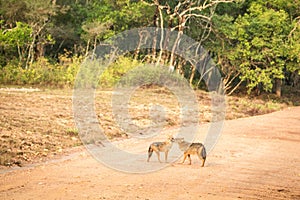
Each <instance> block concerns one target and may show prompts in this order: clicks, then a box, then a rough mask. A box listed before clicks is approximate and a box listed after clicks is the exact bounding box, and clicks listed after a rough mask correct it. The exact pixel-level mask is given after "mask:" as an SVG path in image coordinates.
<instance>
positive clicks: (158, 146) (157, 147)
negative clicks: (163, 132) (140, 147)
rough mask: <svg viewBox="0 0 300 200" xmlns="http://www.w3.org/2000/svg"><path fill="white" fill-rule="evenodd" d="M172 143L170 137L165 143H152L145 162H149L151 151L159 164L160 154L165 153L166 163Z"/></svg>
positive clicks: (172, 140) (172, 139)
mask: <svg viewBox="0 0 300 200" xmlns="http://www.w3.org/2000/svg"><path fill="white" fill-rule="evenodd" d="M173 142H174V138H173V137H172V136H169V137H168V139H167V140H166V141H165V142H153V143H152V144H150V146H149V149H148V159H147V162H149V160H150V157H151V156H152V153H153V151H154V152H155V153H156V154H157V158H158V161H159V162H161V160H160V152H165V162H167V159H168V153H169V151H170V149H171V147H172V145H173Z"/></svg>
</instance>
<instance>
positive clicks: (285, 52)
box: [0, 0, 300, 95]
mask: <svg viewBox="0 0 300 200" xmlns="http://www.w3.org/2000/svg"><path fill="white" fill-rule="evenodd" d="M137 27H160V28H167V29H168V30H170V31H177V32H178V38H177V39H179V38H180V34H186V35H188V36H189V37H191V38H193V39H195V40H196V41H198V42H200V44H202V45H203V46H204V47H205V49H207V50H209V52H210V55H211V56H212V57H213V59H214V61H215V63H217V66H218V67H219V68H220V69H221V71H222V74H223V78H224V79H223V80H224V84H225V88H226V91H227V93H228V94H231V93H232V92H234V91H236V89H240V88H245V87H246V88H247V90H248V92H249V93H250V92H253V91H256V92H258V93H259V92H262V91H266V92H276V94H277V95H280V93H281V88H282V86H283V85H289V86H291V87H298V86H299V84H300V83H299V72H300V1H299V0H249V1H248V0H247V1H239V0H236V1H234V0H201V1H199V0H140V1H137V0H51V1H42V0H0V83H2V84H35V85H38V84H42V85H53V86H64V85H67V86H72V85H73V83H74V79H75V76H76V73H77V71H78V68H79V66H80V63H81V62H82V61H83V59H84V58H85V56H87V55H88V53H89V52H90V51H93V50H95V49H96V46H97V45H98V44H99V43H100V42H101V41H103V40H105V39H107V38H110V37H112V36H114V35H116V34H118V33H120V32H122V31H124V30H129V29H132V28H137ZM153 42H157V43H159V42H161V41H153ZM161 45H163V43H162V42H161ZM137 54H138V55H137ZM126 56H127V58H126V57H121V58H120V59H118V60H117V61H116V63H115V64H112V65H111V66H110V67H109V69H108V70H107V71H106V72H105V73H104V74H103V75H102V77H101V80H102V83H103V86H108V87H111V86H113V85H114V84H115V83H117V82H118V80H119V79H120V76H122V75H123V74H125V73H126V71H128V70H130V69H132V68H134V66H138V65H140V64H141V62H146V63H152V64H153V63H154V64H155V63H156V64H163V65H166V66H169V67H173V69H174V70H175V71H176V72H178V73H180V74H182V75H183V76H184V77H185V78H187V80H188V81H189V82H190V84H191V86H193V87H195V88H198V87H201V86H202V84H200V80H199V79H200V77H201V76H200V75H199V74H198V72H197V70H195V68H196V66H195V65H194V63H189V62H186V61H185V60H183V59H182V58H180V57H179V56H178V55H175V54H174V52H173V51H170V52H165V51H159V50H156V49H155V48H154V49H152V50H148V51H140V52H135V53H131V54H128V55H126ZM116 68H117V69H116Z"/></svg>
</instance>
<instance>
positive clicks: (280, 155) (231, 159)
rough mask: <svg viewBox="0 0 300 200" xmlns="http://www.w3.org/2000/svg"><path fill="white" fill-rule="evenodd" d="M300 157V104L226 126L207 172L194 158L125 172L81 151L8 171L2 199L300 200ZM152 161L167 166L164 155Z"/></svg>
mask: <svg viewBox="0 0 300 200" xmlns="http://www.w3.org/2000/svg"><path fill="white" fill-rule="evenodd" d="M203 126H205V125H203ZM204 128H205V127H204ZM147 147H148V144H145V151H146V149H147ZM174 148H176V145H174ZM299 153H300V107H294V108H289V109H285V110H283V111H279V112H275V113H271V114H267V115H263V116H256V117H250V118H243V119H238V120H231V121H226V122H225V126H224V129H223V132H222V135H221V138H220V139H219V142H218V143H217V145H216V147H215V148H214V149H213V151H212V152H210V154H209V155H208V158H207V162H206V164H205V167H203V168H201V167H200V165H201V162H200V160H198V158H196V157H192V161H193V163H192V165H188V164H187V163H186V164H178V162H179V161H176V162H170V163H169V165H168V166H167V167H165V168H163V169H161V170H158V171H155V172H151V173H144V174H131V173H124V172H120V171H118V170H113V169H111V168H109V167H107V166H105V165H103V164H101V163H99V162H97V161H96V160H95V159H94V158H93V157H92V156H91V155H90V154H89V153H88V152H87V151H86V150H85V149H84V148H83V147H80V148H77V149H74V151H72V153H70V154H69V155H66V156H65V157H62V158H61V159H58V160H51V161H49V162H46V163H42V164H37V165H34V166H28V167H22V168H10V169H8V170H7V169H6V170H2V171H0V199H114V200H116V199H144V200H146V199H149V200H150V199H300V156H299ZM144 162H146V158H145V161H144ZM148 164H149V165H161V164H160V163H158V161H157V158H156V155H153V157H152V158H151V161H150V163H148Z"/></svg>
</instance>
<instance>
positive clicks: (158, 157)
mask: <svg viewBox="0 0 300 200" xmlns="http://www.w3.org/2000/svg"><path fill="white" fill-rule="evenodd" d="M155 153H156V155H157V159H158V161H159V162H161V160H160V155H159V151H155Z"/></svg>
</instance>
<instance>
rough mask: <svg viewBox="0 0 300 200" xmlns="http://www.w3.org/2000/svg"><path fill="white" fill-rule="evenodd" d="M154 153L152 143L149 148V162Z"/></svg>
mask: <svg viewBox="0 0 300 200" xmlns="http://www.w3.org/2000/svg"><path fill="white" fill-rule="evenodd" d="M152 153H153V149H152V147H151V145H150V146H149V149H148V160H147V161H148V162H149V159H150V157H151V156H152Z"/></svg>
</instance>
